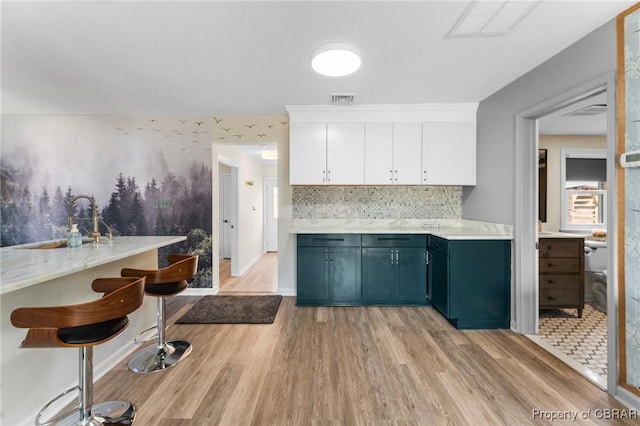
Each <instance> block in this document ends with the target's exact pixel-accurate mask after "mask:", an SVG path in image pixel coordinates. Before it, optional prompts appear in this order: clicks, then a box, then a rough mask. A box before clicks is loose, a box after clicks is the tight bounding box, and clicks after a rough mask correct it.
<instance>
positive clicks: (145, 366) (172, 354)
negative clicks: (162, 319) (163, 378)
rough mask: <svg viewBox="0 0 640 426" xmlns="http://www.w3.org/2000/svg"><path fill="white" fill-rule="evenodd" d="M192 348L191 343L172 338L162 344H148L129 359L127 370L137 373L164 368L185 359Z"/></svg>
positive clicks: (151, 371) (153, 371)
mask: <svg viewBox="0 0 640 426" xmlns="http://www.w3.org/2000/svg"><path fill="white" fill-rule="evenodd" d="M192 348H193V347H192V346H191V343H189V342H187V341H184V340H172V341H170V342H165V343H164V344H163V345H162V346H158V345H150V346H148V347H146V348H144V349H142V350H141V351H140V352H139V353H138V354H136V355H135V356H134V357H133V358H132V359H131V360H130V361H129V370H131V371H133V372H134V373H139V374H146V373H155V372H156V371H162V370H166V369H167V368H171V367H174V366H175V365H177V364H178V363H179V362H180V361H182V360H183V359H185V358H186V357H187V356H188V355H189V354H190V353H191V350H192Z"/></svg>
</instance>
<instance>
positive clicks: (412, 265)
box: [396, 247, 427, 304]
mask: <svg viewBox="0 0 640 426" xmlns="http://www.w3.org/2000/svg"><path fill="white" fill-rule="evenodd" d="M396 261H397V264H396V267H397V274H398V278H397V287H396V300H397V301H398V302H403V303H418V304H420V303H421V304H424V303H426V301H427V265H426V250H425V249H424V248H414V247H407V248H398V249H396Z"/></svg>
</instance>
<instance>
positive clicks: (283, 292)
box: [276, 288, 297, 296]
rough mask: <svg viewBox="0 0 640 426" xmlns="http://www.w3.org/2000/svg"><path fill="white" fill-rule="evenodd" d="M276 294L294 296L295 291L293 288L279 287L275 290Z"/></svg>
mask: <svg viewBox="0 0 640 426" xmlns="http://www.w3.org/2000/svg"><path fill="white" fill-rule="evenodd" d="M276 294H279V295H280V296H296V295H297V292H296V289H295V288H279V289H277V290H276Z"/></svg>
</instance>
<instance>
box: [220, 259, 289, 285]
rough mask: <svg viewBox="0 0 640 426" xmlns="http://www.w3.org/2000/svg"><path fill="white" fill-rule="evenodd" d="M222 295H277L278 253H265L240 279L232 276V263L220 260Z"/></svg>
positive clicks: (227, 260)
mask: <svg viewBox="0 0 640 426" xmlns="http://www.w3.org/2000/svg"><path fill="white" fill-rule="evenodd" d="M219 278H220V281H219V283H220V290H219V293H220V294H237V293H247V294H249V293H265V294H267V293H275V292H276V290H277V289H278V253H265V254H264V255H262V257H260V259H258V260H257V261H256V263H254V264H253V265H251V268H249V269H248V270H247V271H246V272H245V273H244V274H242V275H241V276H239V277H232V276H231V261H230V260H229V259H221V260H220V274H219Z"/></svg>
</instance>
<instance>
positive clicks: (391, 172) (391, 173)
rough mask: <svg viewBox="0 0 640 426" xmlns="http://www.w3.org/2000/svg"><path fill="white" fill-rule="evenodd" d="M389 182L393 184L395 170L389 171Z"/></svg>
mask: <svg viewBox="0 0 640 426" xmlns="http://www.w3.org/2000/svg"><path fill="white" fill-rule="evenodd" d="M389 181H391V182H393V170H389Z"/></svg>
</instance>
